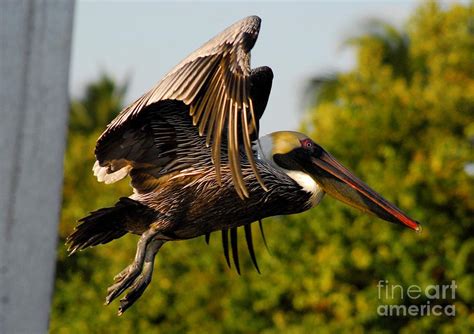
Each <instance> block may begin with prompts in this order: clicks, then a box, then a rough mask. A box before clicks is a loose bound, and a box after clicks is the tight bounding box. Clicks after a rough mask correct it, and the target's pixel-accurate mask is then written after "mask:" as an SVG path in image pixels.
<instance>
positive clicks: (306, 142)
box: [300, 138, 314, 151]
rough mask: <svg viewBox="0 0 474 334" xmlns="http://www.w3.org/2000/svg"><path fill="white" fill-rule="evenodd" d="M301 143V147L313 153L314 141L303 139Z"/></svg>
mask: <svg viewBox="0 0 474 334" xmlns="http://www.w3.org/2000/svg"><path fill="white" fill-rule="evenodd" d="M300 142H301V147H302V148H304V149H306V150H310V151H312V150H313V148H314V144H313V141H312V140H311V139H309V138H306V139H303V140H301V141H300Z"/></svg>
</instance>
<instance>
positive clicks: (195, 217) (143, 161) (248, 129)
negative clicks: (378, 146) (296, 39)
mask: <svg viewBox="0 0 474 334" xmlns="http://www.w3.org/2000/svg"><path fill="white" fill-rule="evenodd" d="M260 22H261V20H260V18H259V17H257V16H249V17H247V18H244V19H242V20H240V21H238V22H236V23H234V24H233V25H232V26H230V27H229V28H227V29H226V30H224V31H223V32H221V33H220V34H218V35H217V36H216V37H214V38H213V39H211V40H209V41H208V42H207V43H205V44H204V45H203V46H202V47H201V48H199V49H198V50H196V51H194V52H193V53H191V54H190V55H189V56H188V57H187V58H186V59H184V60H183V61H182V62H180V63H179V64H178V65H177V66H176V67H174V68H173V69H172V70H171V71H170V72H169V73H168V74H166V75H165V77H164V78H163V79H162V80H161V81H160V82H159V83H158V84H157V85H156V86H155V87H154V88H152V89H151V90H150V91H149V92H147V93H145V94H144V95H143V96H142V97H140V98H139V99H138V100H136V101H135V102H133V103H132V104H131V105H130V106H128V107H127V108H125V109H124V110H123V111H122V112H120V114H119V115H118V116H117V117H116V118H115V119H114V120H113V121H112V122H111V123H110V124H109V125H108V126H107V128H106V130H105V131H104V132H103V133H102V135H101V136H100V137H99V139H98V140H97V145H96V148H95V156H96V158H97V161H96V162H95V164H94V167H93V171H94V175H96V176H97V179H98V181H101V182H105V183H106V184H108V183H113V182H116V181H118V180H121V179H123V178H125V177H126V176H127V175H129V176H130V179H131V186H132V187H133V194H132V195H131V196H129V197H128V198H120V199H119V200H118V202H117V203H116V204H115V205H114V206H113V207H109V208H102V209H99V210H97V211H95V212H92V213H91V214H90V215H88V216H87V217H84V218H82V219H81V220H80V222H81V223H80V224H79V225H78V226H77V227H76V229H75V230H74V232H73V233H72V234H71V235H70V236H69V237H68V238H67V243H68V244H69V251H70V252H71V254H72V253H74V252H76V251H78V250H82V249H84V248H87V247H90V246H96V245H99V244H105V243H108V242H110V241H112V240H114V239H117V238H120V237H122V236H123V235H125V234H127V233H133V234H137V235H140V239H139V241H138V245H137V250H136V254H135V259H134V261H133V262H132V263H131V264H130V265H129V266H128V267H126V268H125V269H124V270H123V271H122V272H121V273H119V274H118V275H117V276H116V277H115V278H114V284H113V285H112V286H111V287H110V288H109V289H108V295H107V297H106V304H109V303H110V302H112V301H113V300H114V299H115V298H117V297H118V296H120V295H121V294H122V293H124V292H125V291H126V290H128V291H127V294H126V295H125V297H123V298H122V299H121V300H120V307H119V315H120V314H122V313H123V312H124V311H125V310H126V309H128V308H129V307H130V306H131V305H132V304H133V303H134V302H135V301H136V300H137V299H138V298H139V297H140V296H141V295H142V293H143V291H144V290H145V288H146V287H147V286H148V284H149V283H150V281H151V277H152V273H153V263H154V259H155V255H156V254H157V252H158V250H159V249H160V248H161V247H162V246H163V244H165V243H166V242H169V241H173V240H183V239H190V238H195V237H198V236H202V235H204V236H206V240H207V241H208V238H209V234H210V233H211V232H214V231H222V242H223V247H224V254H225V255H226V259H227V262H228V263H229V255H228V253H229V241H228V240H229V239H228V238H229V233H230V241H231V242H230V244H231V248H232V255H233V258H234V262H235V265H236V267H237V269H238V253H237V228H238V227H239V226H243V227H244V230H245V235H246V240H247V244H248V248H249V251H250V255H251V258H252V260H253V262H254V264H255V265H256V261H255V255H254V250H253V246H252V236H251V229H250V224H252V223H253V222H257V221H258V222H261V219H263V218H265V217H270V216H276V215H287V214H294V213H299V212H303V211H306V210H309V209H311V208H313V207H314V206H316V205H318V204H319V202H320V201H321V199H322V198H323V196H324V194H326V193H327V194H328V195H330V196H332V197H334V198H336V199H338V200H340V201H342V202H344V203H346V204H348V205H350V206H352V207H355V208H357V209H359V210H361V211H363V212H366V213H370V214H373V215H375V216H377V217H379V218H381V219H383V220H386V221H389V222H392V223H396V224H401V225H404V226H407V227H409V228H411V229H413V230H416V231H419V230H420V225H419V223H418V222H417V221H415V220H413V219H411V218H409V217H408V216H407V215H406V214H405V213H403V212H402V211H401V210H399V209H398V208H397V207H395V206H394V205H393V204H391V203H389V202H388V201H387V200H385V199H384V198H382V196H380V195H379V194H378V193H376V192H375V191H374V190H372V189H371V188H370V187H369V186H367V185H366V184H364V183H363V182H362V181H360V180H359V179H358V178H357V177H356V176H354V175H353V174H352V173H351V172H350V171H349V170H347V169H346V168H345V167H344V166H342V165H341V164H340V163H339V162H337V160H336V159H335V158H334V157H333V156H332V155H331V154H329V153H328V152H327V151H325V150H324V149H323V148H322V147H321V146H319V145H318V144H316V143H315V142H314V141H313V140H312V139H310V138H308V137H307V136H306V135H304V134H302V133H298V132H293V131H279V132H274V133H271V134H269V135H266V136H263V137H260V138H259V121H260V118H261V116H262V114H263V112H264V110H265V107H266V105H267V101H268V98H269V95H270V90H271V86H272V80H273V73H272V70H271V69H270V68H269V67H259V68H255V69H251V67H250V50H251V49H252V47H253V46H254V44H255V42H256V40H257V36H258V32H259V29H260ZM238 270H239V269H238ZM257 270H258V267H257Z"/></svg>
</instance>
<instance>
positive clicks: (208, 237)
mask: <svg viewBox="0 0 474 334" xmlns="http://www.w3.org/2000/svg"><path fill="white" fill-rule="evenodd" d="M210 238H211V233H206V236H205V239H206V244H208V245H209V239H210Z"/></svg>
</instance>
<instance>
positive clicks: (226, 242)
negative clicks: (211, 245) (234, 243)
mask: <svg viewBox="0 0 474 334" xmlns="http://www.w3.org/2000/svg"><path fill="white" fill-rule="evenodd" d="M222 247H223V248H224V255H225V260H226V261H227V265H228V266H229V268H230V259H229V236H228V234H227V230H222Z"/></svg>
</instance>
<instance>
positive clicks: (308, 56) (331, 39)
mask: <svg viewBox="0 0 474 334" xmlns="http://www.w3.org/2000/svg"><path fill="white" fill-rule="evenodd" d="M417 5H418V2H417V1H392V2H389V1H345V2H338V1H327V2H323V1H317V2H316V1H314V2H296V3H295V2H227V1H226V2H174V3H171V2H159V1H133V2H132V1H102V2H99V1H84V0H83V1H81V0H79V1H77V3H76V8H75V19H74V32H73V45H72V58H71V73H70V91H71V95H72V97H78V96H81V94H82V92H83V89H84V87H85V85H86V84H87V83H89V82H91V81H93V80H95V79H97V78H99V76H100V74H101V73H103V72H105V73H108V74H109V75H110V76H112V77H113V78H115V79H117V80H118V81H119V82H124V81H125V80H127V79H128V80H129V89H128V92H127V96H126V103H131V102H133V101H134V100H135V99H137V98H138V97H140V96H141V95H142V94H143V93H145V92H146V91H148V90H149V89H151V88H152V87H153V86H154V85H155V84H157V83H158V82H159V80H160V79H161V78H162V77H163V76H164V75H165V74H166V73H167V72H168V71H169V70H171V68H173V67H174V65H176V64H177V63H179V62H180V61H181V60H182V59H184V58H185V57H186V56H187V55H188V54H189V53H191V52H192V51H194V50H195V49H197V48H198V47H200V46H201V45H202V44H203V43H204V42H206V41H207V40H209V39H210V38H212V37H213V36H214V35H216V34H217V33H219V32H220V31H222V30H223V29H225V28H226V27H227V26H229V25H231V24H232V23H233V22H235V21H237V20H239V19H241V18H244V17H246V16H249V15H258V16H260V17H261V18H262V25H261V28H260V35H259V38H258V41H257V43H256V45H255V46H254V48H253V50H252V67H258V66H262V65H267V66H270V67H271V68H272V69H273V72H274V79H273V87H272V93H271V95H270V101H269V103H268V105H267V108H266V111H265V114H264V116H263V118H262V120H261V135H264V134H266V133H269V132H273V131H278V130H297V129H298V127H299V124H300V122H301V119H302V116H303V114H304V107H305V106H304V103H303V102H302V101H303V99H302V97H303V92H304V88H305V84H306V83H307V82H308V80H309V79H310V78H311V77H312V76H316V75H327V74H330V73H333V72H335V71H341V70H347V69H350V68H351V67H352V66H353V64H354V62H355V57H354V53H353V51H352V50H350V49H349V48H345V47H343V42H344V40H346V39H347V38H349V37H351V36H353V35H356V34H357V33H360V32H362V31H363V27H364V23H365V22H366V21H367V20H368V19H371V18H378V19H382V20H384V21H388V22H390V23H392V24H394V25H396V26H398V27H402V26H403V24H404V23H405V22H406V20H407V19H408V17H409V16H410V14H411V13H412V12H413V10H414V9H415V8H416V7H417Z"/></svg>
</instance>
